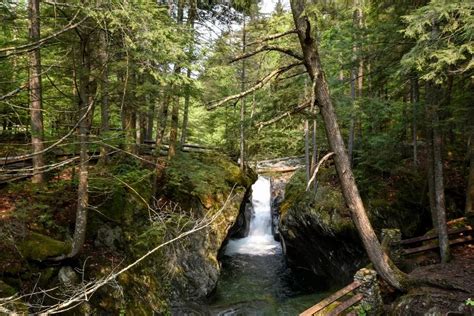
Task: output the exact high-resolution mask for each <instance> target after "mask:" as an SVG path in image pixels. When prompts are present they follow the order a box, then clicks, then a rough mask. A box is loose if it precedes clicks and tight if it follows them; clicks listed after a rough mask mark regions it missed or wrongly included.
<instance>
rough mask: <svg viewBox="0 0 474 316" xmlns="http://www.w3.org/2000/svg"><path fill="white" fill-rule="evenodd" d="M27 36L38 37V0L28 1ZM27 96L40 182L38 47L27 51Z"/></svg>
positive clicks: (36, 179)
mask: <svg viewBox="0 0 474 316" xmlns="http://www.w3.org/2000/svg"><path fill="white" fill-rule="evenodd" d="M28 17H29V38H30V41H31V42H37V41H39V39H40V8H39V0H29V1H28ZM28 57H29V69H30V74H29V75H30V78H29V94H30V95H29V96H30V116H31V145H32V149H33V154H34V156H33V177H32V182H33V183H42V182H43V180H44V177H43V171H42V170H41V169H42V168H43V167H44V156H43V154H42V153H41V152H42V151H43V149H44V146H43V135H44V127H43V113H42V89H41V54H40V48H39V47H38V48H35V49H34V50H32V51H31V52H30V53H29V56H28Z"/></svg>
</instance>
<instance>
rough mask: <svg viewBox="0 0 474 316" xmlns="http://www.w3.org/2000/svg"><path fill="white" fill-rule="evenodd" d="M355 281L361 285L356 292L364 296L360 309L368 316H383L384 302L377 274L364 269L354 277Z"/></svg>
mask: <svg viewBox="0 0 474 316" xmlns="http://www.w3.org/2000/svg"><path fill="white" fill-rule="evenodd" d="M354 281H357V282H359V283H360V286H359V288H358V289H357V290H356V291H357V293H360V294H362V295H363V299H362V301H361V302H360V304H359V306H360V308H362V309H363V310H364V311H365V312H366V313H367V315H370V316H372V315H373V316H378V315H381V314H382V312H383V302H382V297H381V296H380V288H379V284H378V282H377V272H375V271H374V270H371V269H366V268H362V269H360V270H359V271H357V272H356V274H355V275H354Z"/></svg>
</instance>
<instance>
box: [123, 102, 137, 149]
mask: <svg viewBox="0 0 474 316" xmlns="http://www.w3.org/2000/svg"><path fill="white" fill-rule="evenodd" d="M123 112H124V113H123V127H122V128H123V130H124V132H125V150H126V151H127V152H130V153H136V131H135V128H136V113H135V111H134V109H133V106H132V104H131V100H130V95H129V97H128V98H127V100H125V104H124V106H123Z"/></svg>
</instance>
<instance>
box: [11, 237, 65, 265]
mask: <svg viewBox="0 0 474 316" xmlns="http://www.w3.org/2000/svg"><path fill="white" fill-rule="evenodd" d="M18 250H19V251H20V253H21V255H22V256H23V258H25V259H27V260H30V259H32V260H37V261H43V260H45V259H47V258H51V257H56V256H60V255H64V254H67V253H68V252H69V251H70V250H71V245H70V244H69V243H67V242H63V241H59V240H55V239H53V238H50V237H48V236H45V235H42V234H38V233H35V232H30V233H29V234H28V235H27V236H26V237H25V239H24V240H22V241H21V242H20V243H19V245H18Z"/></svg>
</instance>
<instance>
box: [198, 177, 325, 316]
mask: <svg viewBox="0 0 474 316" xmlns="http://www.w3.org/2000/svg"><path fill="white" fill-rule="evenodd" d="M252 206H253V214H252V218H251V221H250V229H249V233H248V236H247V237H245V238H240V239H231V240H229V242H228V244H227V246H226V249H225V252H224V256H223V258H222V261H221V262H222V272H221V276H220V278H219V282H218V285H217V289H216V291H215V294H214V295H213V296H212V297H211V299H210V302H209V304H208V305H207V306H206V307H205V308H204V310H205V312H204V313H203V315H218V316H234V315H298V314H299V313H300V312H302V311H304V310H305V309H307V308H308V307H310V306H312V305H314V304H315V303H317V302H318V301H320V300H321V299H323V298H324V297H326V296H327V295H328V293H323V292H319V293H316V294H315V293H312V291H311V290H310V289H308V286H307V285H304V282H303V280H302V279H301V278H299V277H297V276H296V275H294V274H293V273H292V271H291V270H290V269H289V268H288V267H287V265H286V262H285V258H284V255H283V252H282V248H281V245H280V243H279V242H277V241H275V239H274V237H273V235H272V227H271V182H270V180H269V179H268V178H265V177H263V176H259V178H258V180H257V181H256V182H255V183H254V185H253V186H252ZM202 308H203V306H201V307H200V309H201V310H203V309H202Z"/></svg>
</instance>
